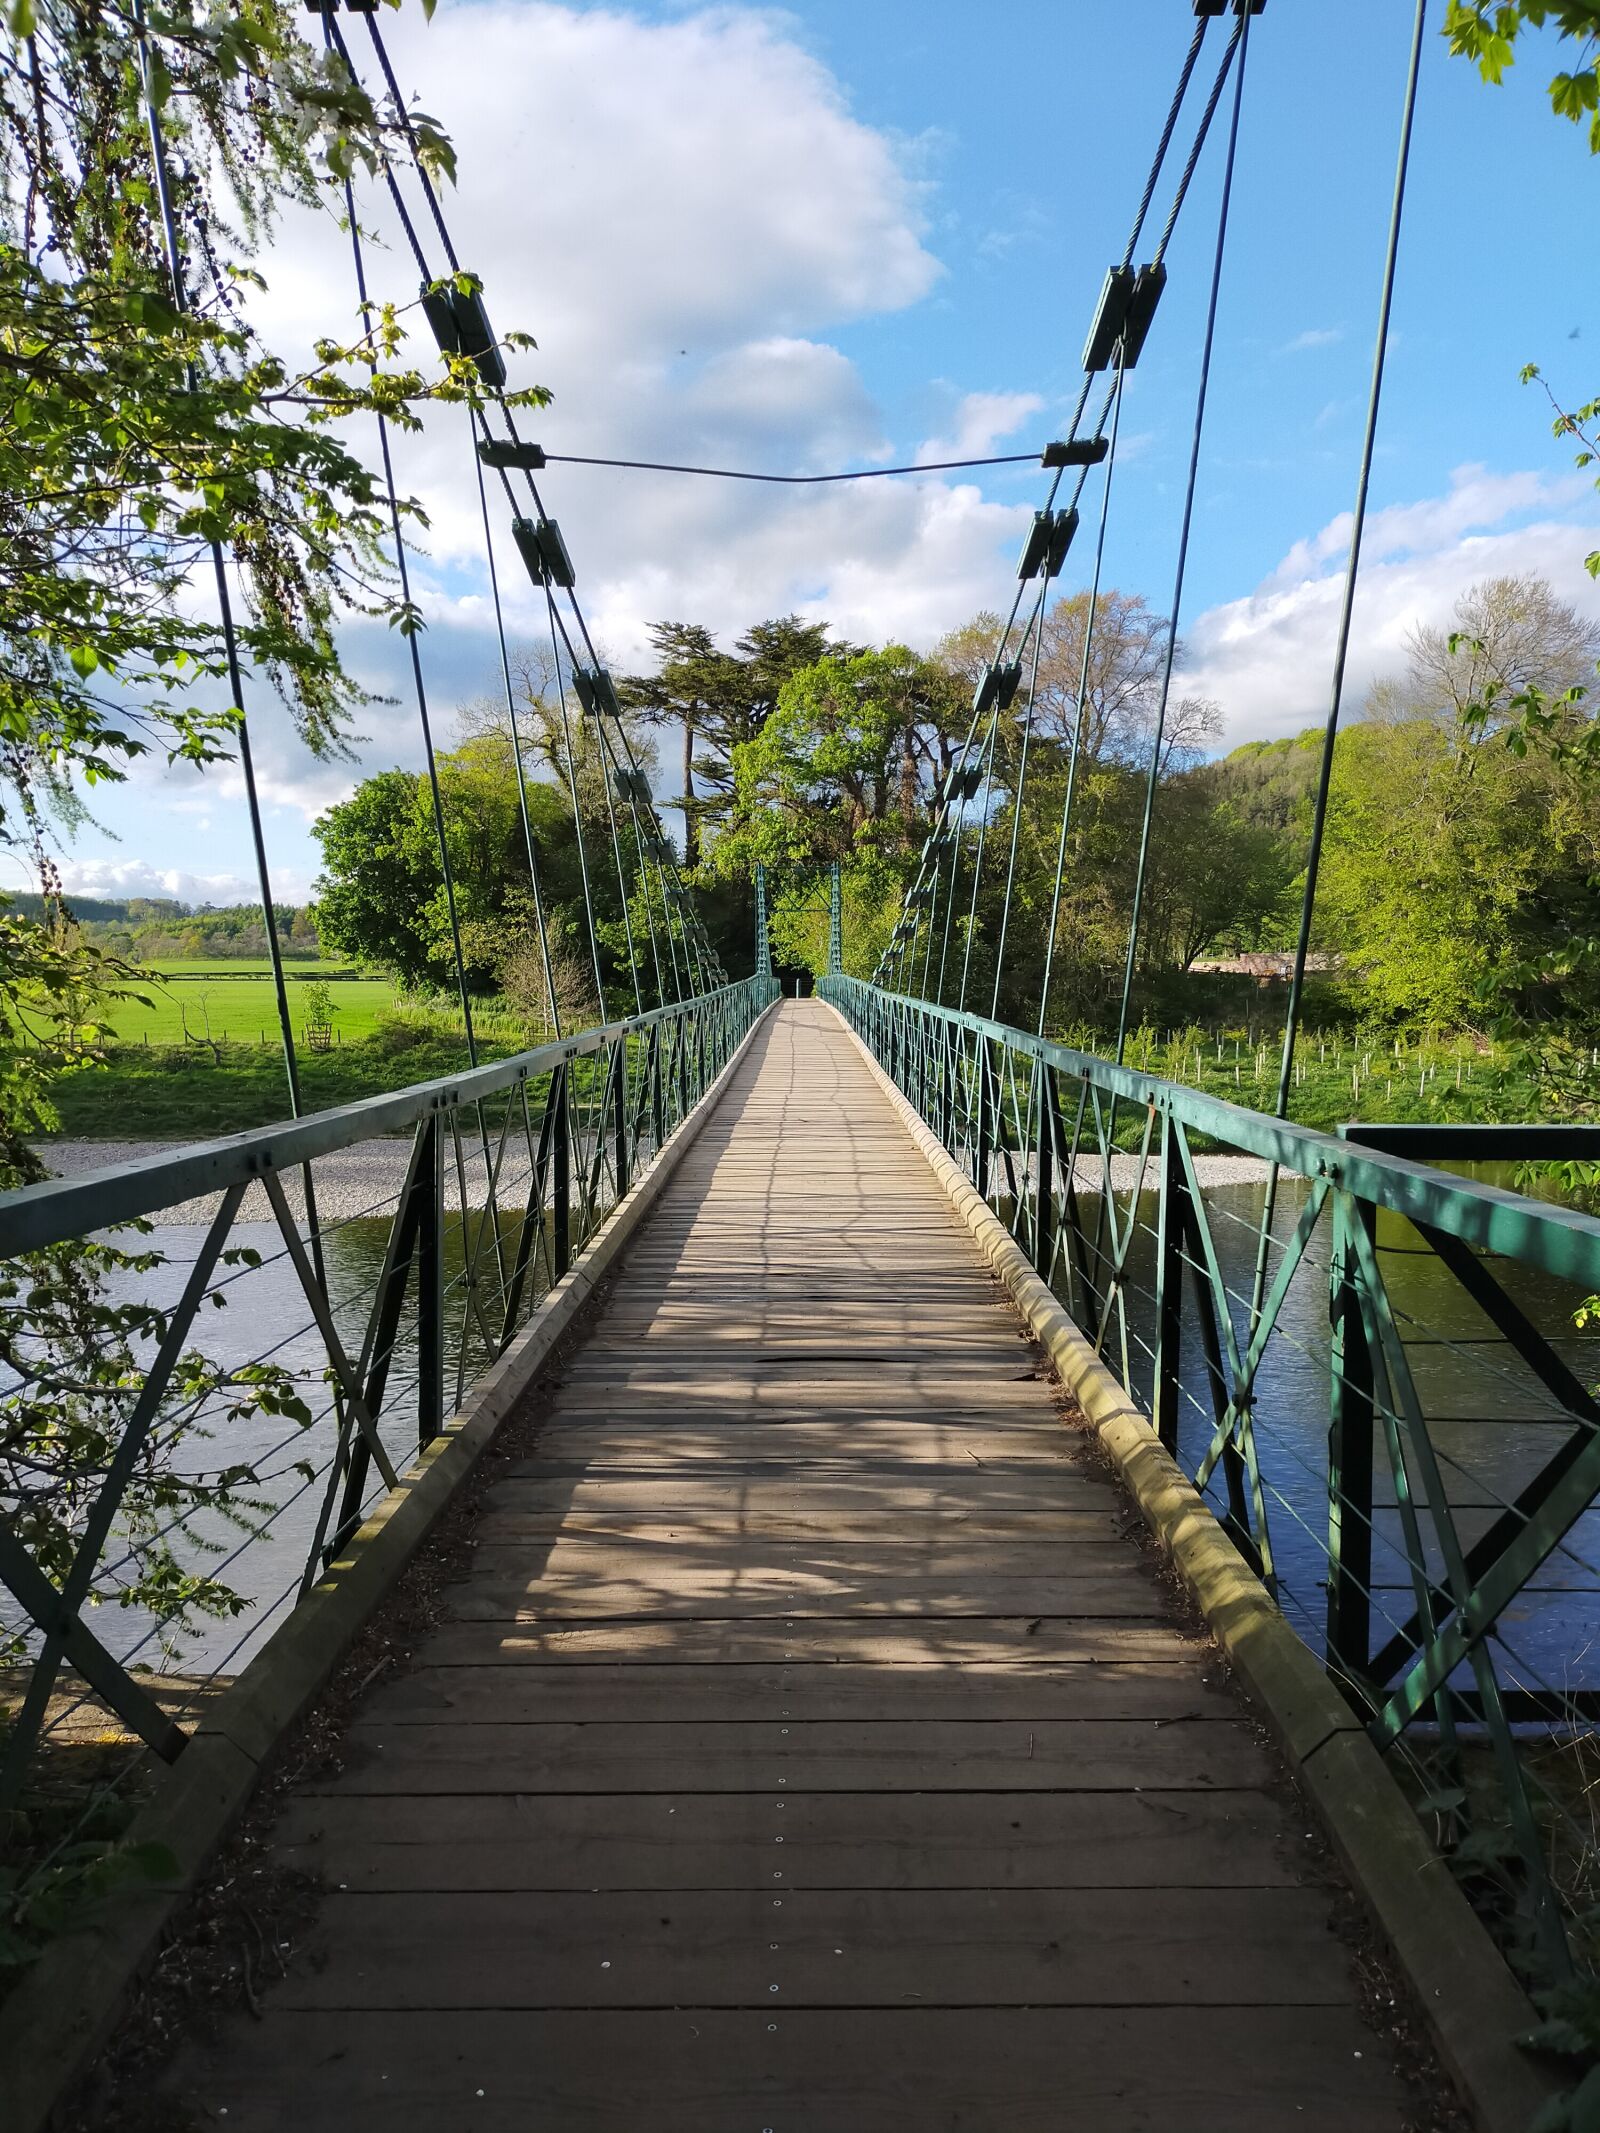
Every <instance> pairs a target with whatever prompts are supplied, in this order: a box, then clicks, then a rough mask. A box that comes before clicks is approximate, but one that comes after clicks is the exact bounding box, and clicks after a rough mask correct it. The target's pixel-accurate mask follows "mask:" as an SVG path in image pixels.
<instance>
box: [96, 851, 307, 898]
mask: <svg viewBox="0 0 1600 2133" xmlns="http://www.w3.org/2000/svg"><path fill="white" fill-rule="evenodd" d="M61 874H62V886H63V888H64V889H65V890H66V892H67V894H68V895H69V896H103V897H110V898H113V899H115V898H120V897H128V896H152V897H160V898H165V899H170V900H173V901H176V902H178V903H183V904H253V903H254V902H255V901H256V900H257V890H256V879H255V876H254V875H253V874H251V875H249V876H248V877H247V876H245V875H243V874H195V873H191V872H189V870H188V869H187V868H185V867H159V866H152V865H151V864H150V863H149V861H148V860H144V859H78V860H75V859H72V858H70V857H69V858H68V859H67V860H66V862H65V864H64V865H63V866H62V869H61ZM273 890H274V893H275V894H276V895H278V896H279V897H281V898H287V899H289V900H291V901H293V900H298V899H299V898H300V897H303V896H304V895H306V894H307V884H306V883H305V882H303V881H300V880H299V879H298V878H294V879H290V878H289V877H287V876H285V877H284V878H283V879H282V880H278V879H275V880H274V882H273Z"/></svg>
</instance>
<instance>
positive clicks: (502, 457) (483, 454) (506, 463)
mask: <svg viewBox="0 0 1600 2133" xmlns="http://www.w3.org/2000/svg"><path fill="white" fill-rule="evenodd" d="M478 457H479V458H480V459H481V460H482V461H483V463H484V465H485V466H486V467H521V468H523V469H525V470H526V471H527V472H529V473H537V472H538V470H539V469H540V467H542V466H543V465H544V464H545V456H544V451H543V448H542V447H541V446H539V445H537V444H520V443H518V444H513V442H512V441H511V439H510V438H509V437H485V438H483V439H482V440H481V441H480V443H479V445H478Z"/></svg>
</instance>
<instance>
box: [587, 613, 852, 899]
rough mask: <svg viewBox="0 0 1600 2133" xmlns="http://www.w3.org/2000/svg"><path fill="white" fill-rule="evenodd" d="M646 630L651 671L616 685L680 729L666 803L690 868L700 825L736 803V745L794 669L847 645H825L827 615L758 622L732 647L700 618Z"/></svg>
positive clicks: (744, 741)
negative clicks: (676, 781)
mask: <svg viewBox="0 0 1600 2133" xmlns="http://www.w3.org/2000/svg"><path fill="white" fill-rule="evenodd" d="M650 636H651V641H652V643H653V645H654V646H655V650H656V655H657V659H658V661H659V664H658V666H657V668H656V671H655V673H654V674H643V675H630V676H628V677H626V678H625V679H624V680H623V681H622V682H621V683H620V684H619V690H620V694H621V697H622V701H623V703H624V705H625V706H626V707H628V708H629V709H631V710H634V711H636V712H638V713H639V715H640V716H641V717H642V718H643V719H644V720H645V721H646V722H647V723H648V724H651V725H656V726H660V725H669V724H677V725H678V726H680V727H681V729H682V736H683V792H682V794H681V795H680V796H679V797H678V798H676V799H674V800H671V801H669V802H668V803H667V804H668V805H669V806H674V807H681V808H682V809H683V812H684V864H685V866H687V867H690V868H695V867H698V866H699V864H700V861H701V857H702V850H701V846H702V840H703V831H704V829H705V828H707V827H709V828H711V829H712V830H713V832H715V830H717V829H719V828H720V827H721V826H722V825H723V824H725V823H726V821H727V819H728V817H729V815H730V814H731V813H732V812H733V810H734V806H735V793H736V787H737V773H736V771H735V768H734V751H735V750H736V749H738V748H741V747H745V746H747V745H748V744H749V743H750V742H751V741H753V740H755V739H756V738H757V737H758V736H759V734H760V733H761V730H762V728H763V727H764V726H765V725H766V722H767V720H768V719H769V718H770V717H771V716H772V713H773V712H774V710H775V709H776V708H777V704H778V700H779V697H780V694H781V692H782V689H783V686H784V683H785V682H786V681H787V680H788V679H789V677H790V676H791V675H793V674H796V673H798V672H800V671H801V670H802V669H803V668H805V667H809V666H813V665H815V664H816V662H817V661H818V660H821V659H823V658H824V657H828V656H840V655H841V654H842V652H843V651H844V649H845V648H844V647H839V646H830V645H829V643H828V625H827V624H826V623H825V622H802V621H801V619H800V617H799V616H798V615H783V616H779V617H778V618H777V619H776V620H773V621H769V622H758V623H755V624H754V625H753V626H752V627H751V628H750V629H749V630H747V631H746V632H745V634H744V635H743V636H742V637H740V638H738V639H737V640H736V641H735V645H734V650H733V651H732V652H723V651H719V650H718V649H717V645H716V640H715V639H714V637H713V636H712V634H711V632H710V631H709V630H708V629H705V628H703V627H702V626H701V625H700V624H699V623H688V622H658V623H655V624H653V625H652V627H651V631H650ZM697 777H698V778H699V780H700V789H699V791H698V792H697V790H696V786H695V779H696V778H697Z"/></svg>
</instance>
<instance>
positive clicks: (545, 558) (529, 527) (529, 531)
mask: <svg viewBox="0 0 1600 2133" xmlns="http://www.w3.org/2000/svg"><path fill="white" fill-rule="evenodd" d="M511 538H512V539H513V540H514V541H515V542H516V544H517V553H518V555H520V556H521V558H522V560H523V562H524V564H525V565H526V566H527V571H528V576H529V577H530V578H532V580H533V582H534V584H535V585H560V586H562V587H564V588H566V589H567V590H570V589H571V587H572V585H573V584H574V583H575V580H574V577H573V571H572V558H571V556H569V555H568V553H567V544H566V542H565V541H564V540H563V539H562V538H561V528H560V527H559V526H558V525H557V524H556V522H555V520H554V519H553V518H539V519H532V518H514V519H513V520H512V521H511Z"/></svg>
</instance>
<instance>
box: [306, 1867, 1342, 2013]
mask: <svg viewBox="0 0 1600 2133" xmlns="http://www.w3.org/2000/svg"><path fill="white" fill-rule="evenodd" d="M1325 1910H1326V1903H1325V1899H1324V1897H1323V1895H1322V1892H1321V1891H1320V1890H1316V1889H1293V1888H1289V1889H1285V1888H1272V1889H1182V1888H1179V1889H1163V1890H1162V1891H1161V1892H1160V1894H1159V1897H1152V1895H1151V1893H1150V1891H1148V1890H1146V1889H1005V1890H990V1889H859V1890H857V1889H851V1890H834V1889H814V1890H806V1889H798V1890H794V1891H792V1892H790V1893H789V1894H786V1895H784V1896H782V1897H779V1898H772V1897H769V1896H767V1895H766V1894H765V1893H758V1892H755V1891H744V1890H731V1889H707V1890H699V1889H680V1890H676V1891H674V1892H673V1893H672V1896H671V1899H670V1902H669V1901H668V1900H667V1899H666V1898H664V1897H663V1896H662V1895H661V1894H659V1893H656V1892H654V1891H648V1890H645V1891H634V1890H624V1891H613V1890H606V1889H601V1890H599V1891H598V1892H592V1891H588V1890H584V1891H570V1890H516V1891H505V1892H500V1891H493V1890H488V1891H484V1890H475V1891H462V1892H455V1891H449V1892H432V1891H418V1892H414V1893H413V1892H407V1893H403V1894H394V1895H385V1894H358V1893H356V1892H355V1891H353V1890H350V1891H338V1890H336V1891H334V1892H333V1893H332V1894H330V1895H329V1896H328V1897H327V1898H326V1899H325V1900H324V1903H323V1905H322V1909H321V1913H320V1916H319V1918H318V1921H317V1924H316V1926H315V1928H314V1929H313V1930H312V1933H311V1935H310V1936H309V1938H308V1941H307V1943H306V1947H305V1952H304V1955H303V1957H302V1959H301V1960H300V1961H299V1962H297V1963H296V1964H295V1965H294V1967H293V1968H292V1970H291V1971H290V1974H289V1976H288V1977H287V1978H285V1979H284V1980H283V1982H282V1983H281V1985H280V1986H279V1987H278V1989H277V1991H276V1993H275V1994H274V2000H275V2003H276V2004H277V2005H278V2006H281V2007H295V2008H311V2007H327V2008H346V2007H363V2008H366V2007H388V2008H415V2009H418V2010H423V2009H435V2008H438V2009H446V2008H458V2007H466V2008H470V2007H502V2008H546V2007H601V2008H604V2007H662V2006H667V2007H761V2008H765V2009H770V2008H771V2006H772V2003H773V2002H774V2001H776V2002H777V2004H778V2009H779V2011H780V2013H781V2012H782V2011H783V2010H784V2009H786V2008H787V2007H789V2006H791V2005H793V2006H809V2007H862V2006H867V2007H872V2006H884V2005H889V2006H893V2005H895V2004H897V2003H903V2002H904V2001H905V2000H907V1999H908V1998H910V1997H911V1996H913V1995H916V1996H919V1997H920V1998H921V1999H922V2000H924V2001H925V2002H927V2003H931V2004H933V2005H937V2006H942V2007H970V2006H994V2005H1000V2006H1029V2007H1073V2006H1079V2007H1081V2006H1088V2005H1092V2006H1095V2007H1102V2008H1103V2007H1127V2006H1134V2007H1140V2006H1150V2005H1151V2004H1153V2003H1157V2002H1158V2003H1159V2004H1161V2005H1163V2006H1167V2007H1172V2006H1179V2007H1215V2006H1224V2007H1241V2006H1243V2007H1317V2006H1337V2005H1340V2004H1341V2003H1347V2002H1348V2000H1349V1998H1350V1980H1349V1974H1348V1969H1347V1965H1346V1958H1345V1951H1344V1949H1343V1947H1342V1946H1341V1945H1340V1943H1339V1942H1338V1941H1336V1940H1335V1939H1334V1938H1333V1936H1332V1935H1331V1934H1330V1933H1328V1932H1327V1930H1326V1928H1325V1925H1324V1923H1323V1921H1324V1915H1325ZM1219 1942H1225V1943H1226V1944H1227V1946H1228V1950H1229V1960H1228V1962H1227V1964H1226V1965H1223V1964H1220V1963H1219V1962H1218V1961H1217V1947H1218V1943H1219Z"/></svg>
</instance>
